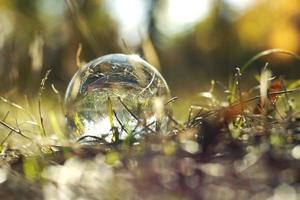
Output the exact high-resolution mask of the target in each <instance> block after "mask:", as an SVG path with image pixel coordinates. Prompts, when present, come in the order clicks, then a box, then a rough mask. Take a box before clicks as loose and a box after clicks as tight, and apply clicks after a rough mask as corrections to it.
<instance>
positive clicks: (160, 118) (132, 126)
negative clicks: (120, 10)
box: [65, 54, 170, 143]
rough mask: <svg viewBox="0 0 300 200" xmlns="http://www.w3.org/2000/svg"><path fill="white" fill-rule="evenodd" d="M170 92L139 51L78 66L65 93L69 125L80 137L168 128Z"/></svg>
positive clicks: (112, 137)
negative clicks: (138, 54) (79, 67)
mask: <svg viewBox="0 0 300 200" xmlns="http://www.w3.org/2000/svg"><path fill="white" fill-rule="evenodd" d="M169 98H170V91H169V88H168V85H167V83H166V81H165V80H164V79H163V77H162V76H161V75H160V73H159V72H158V71H157V70H156V69H155V68H154V67H153V66H151V65H150V64H149V63H147V62H146V61H144V60H143V59H142V58H140V57H139V56H137V55H124V54H110V55H106V56H102V57H99V58H97V59H95V60H93V61H91V62H89V63H87V64H86V65H85V66H83V67H82V68H81V69H79V70H78V72H77V73H76V74H75V75H74V76H73V78H72V80H71V81H70V83H69V86H68V88H67V92H66V96H65V105H66V112H67V113H66V117H67V125H68V128H69V130H70V132H71V136H73V137H74V138H76V139H78V140H79V141H95V140H99V141H106V142H109V143H112V142H116V141H119V140H123V139H126V138H129V136H130V138H131V139H135V138H137V137H140V136H141V134H146V133H149V132H155V131H157V130H160V131H162V130H166V129H167V124H168V116H169V112H170V109H169V107H168V105H167V106H166V102H167V101H168V100H169Z"/></svg>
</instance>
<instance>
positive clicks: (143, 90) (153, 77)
mask: <svg viewBox="0 0 300 200" xmlns="http://www.w3.org/2000/svg"><path fill="white" fill-rule="evenodd" d="M154 79H155V73H154V74H153V75H152V79H151V81H150V82H149V84H148V85H147V86H146V87H145V88H143V89H142V91H141V92H140V93H139V94H138V95H141V94H142V93H144V92H145V91H146V90H147V89H148V88H149V87H150V86H151V85H152V83H153V81H154Z"/></svg>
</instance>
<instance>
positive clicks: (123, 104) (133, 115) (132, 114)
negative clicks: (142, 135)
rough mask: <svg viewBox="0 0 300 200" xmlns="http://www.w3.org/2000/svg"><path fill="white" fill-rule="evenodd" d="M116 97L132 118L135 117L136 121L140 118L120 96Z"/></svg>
mask: <svg viewBox="0 0 300 200" xmlns="http://www.w3.org/2000/svg"><path fill="white" fill-rule="evenodd" d="M118 99H119V101H120V102H121V104H122V106H123V107H124V108H125V109H126V110H127V111H128V112H129V113H130V114H131V116H132V117H134V119H136V120H137V121H138V122H140V119H139V118H138V117H137V116H136V115H135V114H134V113H133V112H132V111H131V110H130V109H129V108H128V107H127V106H126V105H125V103H124V102H123V101H122V99H121V97H118Z"/></svg>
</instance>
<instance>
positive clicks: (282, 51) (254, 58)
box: [241, 49, 300, 73]
mask: <svg viewBox="0 0 300 200" xmlns="http://www.w3.org/2000/svg"><path fill="white" fill-rule="evenodd" d="M273 53H282V54H287V55H290V56H293V57H295V58H296V59H297V60H300V56H299V55H297V54H295V53H293V52H291V51H289V50H285V49H268V50H265V51H262V52H260V53H258V54H256V55H255V56H253V57H252V58H251V59H250V60H248V61H247V62H246V63H245V64H244V65H243V66H242V67H241V73H243V72H244V71H245V70H246V69H247V68H248V67H249V66H250V65H251V64H252V63H253V62H254V61H256V60H258V59H259V58H261V57H264V56H267V55H270V54H273Z"/></svg>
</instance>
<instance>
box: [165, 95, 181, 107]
mask: <svg viewBox="0 0 300 200" xmlns="http://www.w3.org/2000/svg"><path fill="white" fill-rule="evenodd" d="M178 99H179V98H178V97H172V98H171V99H169V100H168V101H167V102H166V103H165V105H168V104H169V103H172V102H173V101H176V100H178Z"/></svg>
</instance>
